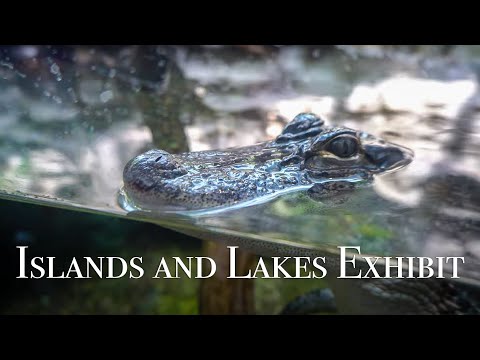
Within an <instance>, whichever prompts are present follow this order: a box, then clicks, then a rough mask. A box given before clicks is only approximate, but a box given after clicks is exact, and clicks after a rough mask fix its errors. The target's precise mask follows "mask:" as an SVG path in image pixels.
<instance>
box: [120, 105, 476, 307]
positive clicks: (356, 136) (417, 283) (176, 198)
mask: <svg viewBox="0 0 480 360" xmlns="http://www.w3.org/2000/svg"><path fill="white" fill-rule="evenodd" d="M411 158H412V153H411V151H409V150H408V149H405V148H402V147H400V146H397V145H393V144H390V143H387V142H385V141H383V140H381V139H376V138H375V137H373V136H371V135H368V134H365V133H363V132H357V131H354V130H350V129H346V128H338V127H334V128H332V127H326V126H324V124H323V122H322V120H320V119H319V118H318V117H316V116H315V115H313V114H300V115H298V116H297V117H296V118H295V119H294V121H292V122H291V123H290V124H288V125H287V127H286V128H285V130H284V131H283V132H282V134H281V135H280V136H279V137H277V139H276V140H274V141H272V142H267V143H262V144H259V145H254V146H250V147H244V148H239V149H227V150H225V151H204V152H196V153H195V152H194V153H184V154H179V155H172V154H169V153H167V152H165V151H162V150H151V151H149V152H147V153H145V154H143V155H140V156H139V157H137V158H135V159H133V160H132V161H131V162H130V163H129V164H128V165H127V166H126V168H125V172H124V185H125V191H126V193H127V196H128V197H129V198H130V200H132V201H133V202H134V203H135V205H136V206H139V207H141V208H142V209H150V210H154V211H155V210H161V209H162V208H169V207H176V208H181V209H187V210H189V209H205V208H207V211H208V208H215V207H219V206H220V207H222V206H224V207H225V206H226V208H232V206H234V205H237V204H240V206H241V205H246V204H248V203H249V202H252V201H253V202H261V201H262V200H268V199H271V198H273V197H275V196H276V195H278V194H282V193H284V192H286V191H288V190H291V191H300V190H307V189H308V191H307V193H308V194H309V195H310V197H311V198H313V199H317V200H322V201H323V199H325V198H329V197H335V196H337V195H339V194H344V193H348V192H349V191H348V190H350V191H351V190H354V189H356V188H357V185H358V184H362V185H364V184H365V183H366V182H370V181H371V180H372V179H373V175H374V174H379V173H382V172H387V171H392V170H396V169H398V168H400V167H402V166H404V165H405V164H408V163H409V162H410V161H411ZM342 190H343V191H342ZM345 190H347V191H345ZM340 191H342V192H340ZM180 231H183V232H186V233H189V234H191V235H194V236H197V237H200V238H204V239H212V238H217V239H218V240H220V241H226V242H227V243H229V244H236V245H240V246H242V247H243V248H246V249H249V250H252V251H255V252H256V253H259V254H265V255H278V254H282V255H285V256H302V255H303V256H319V254H322V250H318V249H315V250H313V249H308V248H304V247H301V246H300V247H297V246H292V245H288V244H287V243H275V242H271V241H270V242H268V241H255V240H252V239H248V238H244V237H242V236H235V235H232V234H224V235H219V234H214V233H211V232H209V231H203V230H199V229H191V230H187V229H186V228H185V227H183V228H182V229H181V230H180ZM325 254H328V256H329V257H331V256H332V254H333V253H330V252H329V251H328V250H325V252H324V253H323V255H325ZM362 266H365V264H363V265H360V267H362ZM357 270H358V269H357ZM380 272H381V271H380ZM329 273H332V274H338V262H335V261H333V262H332V263H331V264H330V269H329ZM329 283H330V285H331V287H332V289H333V291H334V293H335V295H336V300H337V305H338V308H339V309H340V310H342V311H344V312H353V313H470V312H477V311H478V309H477V308H476V305H475V304H476V303H477V302H476V300H474V299H475V296H478V294H475V291H476V290H475V289H473V291H471V290H472V289H470V287H469V286H468V285H465V284H460V283H457V282H453V281H448V280H444V279H406V280H405V279H369V280H366V279H361V280H345V279H342V280H336V278H335V277H331V276H330V279H329ZM298 304H301V306H300V309H298V306H297V305H298ZM302 304H303V305H302ZM302 309H303V310H302ZM314 309H316V310H322V309H323V310H329V309H330V310H331V309H332V299H331V296H329V293H328V292H325V291H320V292H319V291H315V292H313V293H311V294H307V295H306V296H304V297H301V298H300V299H298V300H297V301H296V302H294V303H293V304H290V306H289V307H288V308H287V309H286V311H285V312H287V313H288V312H290V313H292V312H295V313H298V312H303V311H305V310H309V311H313V310H314Z"/></svg>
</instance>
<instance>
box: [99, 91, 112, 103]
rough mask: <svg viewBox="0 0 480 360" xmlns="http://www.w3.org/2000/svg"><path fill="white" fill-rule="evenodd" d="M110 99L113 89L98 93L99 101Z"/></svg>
mask: <svg viewBox="0 0 480 360" xmlns="http://www.w3.org/2000/svg"><path fill="white" fill-rule="evenodd" d="M112 99H113V91H112V90H107V91H104V92H102V93H101V94H100V101H101V102H103V103H106V102H109V101H110V100H112Z"/></svg>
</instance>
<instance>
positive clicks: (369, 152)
mask: <svg viewBox="0 0 480 360" xmlns="http://www.w3.org/2000/svg"><path fill="white" fill-rule="evenodd" d="M412 157H413V153H412V151H411V150H409V149H406V148H403V147H401V146H399V145H395V144H391V143H387V142H385V141H383V140H381V139H377V138H375V137H374V136H372V135H369V134H367V133H364V132H361V131H356V130H352V129H348V128H343V127H327V126H325V125H324V122H323V120H321V119H320V118H318V117H317V116H315V115H313V114H299V115H298V116H296V117H295V119H294V120H293V121H292V122H290V123H289V124H288V125H287V126H286V127H285V129H284V130H283V132H282V134H280V135H279V136H278V137H277V138H276V139H275V140H274V141H269V142H265V143H261V144H257V145H253V146H247V147H241V148H232V149H226V150H212V151H200V152H188V153H181V154H169V153H167V152H166V151H163V150H150V151H148V152H146V153H144V154H142V155H140V156H138V157H136V158H135V159H133V160H131V161H130V162H129V163H128V164H127V165H126V167H125V170H124V176H123V179H124V190H125V192H126V193H127V195H128V197H129V198H130V199H131V200H133V202H134V203H135V204H137V205H138V207H140V208H142V209H158V208H162V207H176V208H181V209H182V208H183V209H205V208H211V207H219V206H231V205H234V204H238V203H242V202H246V201H249V200H257V201H261V200H263V199H270V198H272V197H274V196H276V195H279V194H281V193H284V192H286V191H297V190H298V191H300V190H306V189H310V192H311V193H312V194H317V195H318V194H321V193H324V192H325V191H327V192H329V193H331V192H333V191H338V190H342V188H343V187H347V188H351V185H350V186H348V184H346V182H345V181H342V179H344V178H346V177H352V176H353V177H356V180H364V181H370V180H371V179H372V177H373V175H374V174H381V173H383V172H387V171H393V170H397V169H399V168H401V167H403V166H405V165H407V164H408V163H410V161H411V160H412ZM350 184H353V183H351V182H350ZM337 185H338V186H337Z"/></svg>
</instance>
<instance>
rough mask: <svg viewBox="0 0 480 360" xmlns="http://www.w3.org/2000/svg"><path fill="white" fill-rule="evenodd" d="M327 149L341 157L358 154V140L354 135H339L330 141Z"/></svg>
mask: <svg viewBox="0 0 480 360" xmlns="http://www.w3.org/2000/svg"><path fill="white" fill-rule="evenodd" d="M326 150H327V151H329V152H331V153H332V154H333V155H335V156H338V157H340V158H349V157H352V156H354V155H356V154H357V152H358V141H357V139H356V138H354V137H352V136H338V137H336V138H335V139H333V140H332V141H330V143H329V144H328V145H327V147H326Z"/></svg>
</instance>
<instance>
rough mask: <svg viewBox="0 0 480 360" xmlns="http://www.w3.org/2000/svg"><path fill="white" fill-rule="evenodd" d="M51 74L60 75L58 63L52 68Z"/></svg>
mask: <svg viewBox="0 0 480 360" xmlns="http://www.w3.org/2000/svg"><path fill="white" fill-rule="evenodd" d="M50 72H51V73H52V74H54V75H57V74H58V73H60V67H59V66H58V65H57V64H56V63H53V64H52V65H51V66H50Z"/></svg>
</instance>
